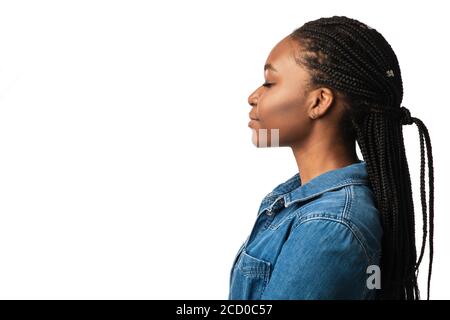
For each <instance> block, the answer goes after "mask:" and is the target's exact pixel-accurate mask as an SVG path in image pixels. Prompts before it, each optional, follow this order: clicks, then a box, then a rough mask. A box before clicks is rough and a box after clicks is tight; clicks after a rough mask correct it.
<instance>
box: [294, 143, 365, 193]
mask: <svg viewBox="0 0 450 320" xmlns="http://www.w3.org/2000/svg"><path fill="white" fill-rule="evenodd" d="M291 148H292V151H293V153H294V157H295V161H296V162H297V167H298V170H299V173H300V179H301V183H302V185H303V184H305V183H307V182H308V181H309V180H311V179H313V178H314V177H317V176H319V175H321V174H323V173H325V172H327V171H331V170H335V169H339V168H342V167H345V166H348V165H350V164H353V163H357V162H358V161H359V159H358V156H357V154H356V149H355V144H354V143H353V145H352V144H351V143H350V144H349V143H347V144H345V143H342V142H341V143H337V142H336V140H334V141H331V140H328V141H327V140H319V141H317V140H316V141H315V142H314V143H310V144H305V145H303V146H292V147H291Z"/></svg>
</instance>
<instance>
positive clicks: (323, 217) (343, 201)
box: [293, 184, 382, 261]
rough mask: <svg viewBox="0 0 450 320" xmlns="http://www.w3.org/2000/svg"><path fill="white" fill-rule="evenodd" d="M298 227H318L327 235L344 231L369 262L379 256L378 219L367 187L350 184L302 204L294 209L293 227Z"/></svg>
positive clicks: (380, 233)
mask: <svg viewBox="0 0 450 320" xmlns="http://www.w3.org/2000/svg"><path fill="white" fill-rule="evenodd" d="M313 221H314V223H312V224H311V222H313ZM300 226H302V227H301V229H305V228H306V229H307V228H315V229H320V228H321V229H322V232H323V233H324V234H328V235H330V234H331V235H332V233H333V232H335V233H341V232H342V231H343V230H345V232H346V233H348V234H349V235H351V237H352V238H354V239H355V240H357V241H358V243H359V244H360V245H361V247H362V249H363V250H364V252H365V253H366V254H367V256H368V259H369V260H371V261H374V260H377V259H378V257H379V255H380V253H381V237H382V226H381V220H380V217H379V211H378V209H377V208H376V205H375V198H374V194H373V191H372V190H371V188H370V187H369V186H368V185H366V184H350V185H346V186H343V187H342V188H338V189H334V190H331V191H328V192H324V193H323V194H321V195H320V196H319V197H317V198H315V199H312V200H311V201H310V202H308V203H306V204H304V205H302V206H301V207H299V208H298V209H297V210H296V221H295V222H294V224H293V228H294V229H295V228H298V227H300Z"/></svg>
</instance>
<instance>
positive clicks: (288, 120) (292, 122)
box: [254, 95, 310, 146]
mask: <svg viewBox="0 0 450 320" xmlns="http://www.w3.org/2000/svg"><path fill="white" fill-rule="evenodd" d="M280 97H283V98H279V99H275V98H273V99H272V97H271V99H270V100H269V99H266V100H265V101H264V103H261V104H260V106H259V107H260V109H259V113H258V115H259V119H260V121H259V126H258V127H259V128H264V129H266V130H267V134H268V136H270V131H271V130H272V129H278V132H277V135H278V139H279V145H280V146H282V145H288V144H289V143H292V142H294V141H298V140H302V139H304V137H305V136H306V135H307V132H308V131H309V128H310V122H309V121H308V117H307V115H306V112H305V111H304V110H305V107H304V105H305V101H304V100H302V99H300V98H298V97H297V98H291V99H289V98H286V95H284V96H283V95H280ZM254 135H255V134H254ZM254 138H256V137H255V136H254Z"/></svg>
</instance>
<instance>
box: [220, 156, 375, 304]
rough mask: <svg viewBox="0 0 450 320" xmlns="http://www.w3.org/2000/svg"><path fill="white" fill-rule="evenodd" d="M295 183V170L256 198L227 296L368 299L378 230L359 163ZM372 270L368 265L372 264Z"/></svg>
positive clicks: (362, 164) (371, 196) (371, 296)
mask: <svg viewBox="0 0 450 320" xmlns="http://www.w3.org/2000/svg"><path fill="white" fill-rule="evenodd" d="M358 161H359V162H357V163H353V164H351V165H348V166H345V167H342V168H338V169H334V170H331V171H327V172H325V173H323V174H321V175H319V176H316V177H314V178H313V179H311V180H309V181H308V182H307V183H305V184H304V185H301V181H300V175H299V173H296V174H295V175H294V176H292V177H291V178H290V179H288V180H287V181H285V182H283V183H281V184H279V185H278V186H277V187H276V188H275V189H273V191H272V192H270V193H269V194H267V195H266V196H265V197H264V199H263V200H262V202H261V205H260V207H259V210H258V214H257V217H256V221H255V224H254V226H253V229H252V231H251V233H250V234H249V236H248V237H247V240H245V241H244V243H243V244H242V245H241V247H240V249H239V250H238V253H237V254H236V257H235V259H234V262H233V264H232V268H231V272H230V280H229V281H230V287H229V295H228V299H230V300H242V299H246V300H269V299H285V300H289V299H296V300H300V299H374V298H375V291H376V289H377V288H373V286H369V285H367V282H368V277H369V276H370V275H371V272H370V273H369V271H368V268H369V266H373V265H375V266H378V265H379V260H380V255H381V237H382V227H381V220H380V217H379V212H378V210H377V208H376V207H375V204H374V194H373V191H372V189H371V188H370V186H369V181H368V175H367V171H366V163H365V162H364V161H363V160H358ZM371 268H372V267H371Z"/></svg>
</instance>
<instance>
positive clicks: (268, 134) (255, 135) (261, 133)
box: [252, 128, 281, 148]
mask: <svg viewBox="0 0 450 320" xmlns="http://www.w3.org/2000/svg"><path fill="white" fill-rule="evenodd" d="M252 143H253V145H255V146H256V147H258V148H275V147H279V146H281V145H280V139H279V129H263V128H259V129H252Z"/></svg>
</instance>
